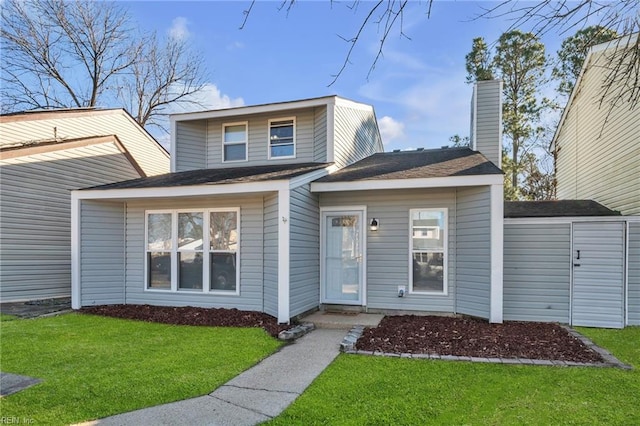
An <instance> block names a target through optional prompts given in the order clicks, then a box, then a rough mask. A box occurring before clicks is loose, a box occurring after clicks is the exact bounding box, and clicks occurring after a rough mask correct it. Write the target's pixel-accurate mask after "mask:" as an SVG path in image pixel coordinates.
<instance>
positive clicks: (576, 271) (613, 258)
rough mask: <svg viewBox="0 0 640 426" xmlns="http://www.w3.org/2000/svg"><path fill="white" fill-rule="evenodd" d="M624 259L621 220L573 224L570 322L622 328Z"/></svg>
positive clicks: (588, 325) (590, 325)
mask: <svg viewBox="0 0 640 426" xmlns="http://www.w3.org/2000/svg"><path fill="white" fill-rule="evenodd" d="M624 259H625V243H624V223H621V222H590V223H574V225H573V253H572V263H573V291H572V305H571V324H572V325H578V326H587V327H608V328H622V327H624Z"/></svg>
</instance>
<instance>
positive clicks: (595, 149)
mask: <svg viewBox="0 0 640 426" xmlns="http://www.w3.org/2000/svg"><path fill="white" fill-rule="evenodd" d="M609 57H610V55H609V52H604V53H603V52H600V53H597V54H594V55H592V57H591V60H590V62H589V67H588V68H587V70H586V72H585V73H584V74H583V76H582V79H581V83H580V86H579V87H578V88H577V90H576V92H575V94H574V98H573V101H572V103H571V104H570V105H568V107H567V108H568V110H567V112H566V116H565V120H564V122H563V125H562V127H561V129H560V132H559V134H558V138H557V140H556V151H557V163H556V164H557V166H556V177H557V184H558V187H557V194H558V198H559V199H593V200H596V201H598V202H599V203H601V204H603V205H605V206H607V207H609V208H611V209H614V210H619V211H621V212H622V214H625V215H632V214H640V160H639V159H640V144H639V143H638V135H640V109H639V108H631V107H630V104H629V103H628V102H629V101H628V100H626V99H619V101H620V102H618V103H617V104H616V106H615V107H614V108H613V109H610V105H609V103H604V104H603V105H602V106H600V102H599V101H600V96H601V91H600V89H601V87H602V84H603V81H604V79H605V78H606V75H607V74H606V73H607V70H609V69H610V67H603V66H602V64H603V62H604V61H609Z"/></svg>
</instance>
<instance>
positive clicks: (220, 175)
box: [82, 163, 330, 190]
mask: <svg viewBox="0 0 640 426" xmlns="http://www.w3.org/2000/svg"><path fill="white" fill-rule="evenodd" d="M329 165H330V164H327V163H304V164H278V165H268V166H253V167H235V168H230V169H201V170H189V171H185V172H175V173H167V174H164V175H159V176H150V177H146V178H140V179H132V180H127V181H123V182H115V183H110V184H106V185H100V186H94V187H90V188H83V189H82V190H109V189H134V188H135V189H140V188H169V187H180V186H194V185H224V184H233V183H252V182H265V181H273V180H286V179H291V178H294V177H297V176H300V175H303V174H306V173H310V172H313V171H316V170H320V169H324V168H326V167H328V166H329Z"/></svg>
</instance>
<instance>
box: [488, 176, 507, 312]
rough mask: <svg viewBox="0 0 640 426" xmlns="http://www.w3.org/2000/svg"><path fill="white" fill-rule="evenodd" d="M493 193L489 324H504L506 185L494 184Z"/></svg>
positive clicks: (491, 189) (491, 188) (491, 187)
mask: <svg viewBox="0 0 640 426" xmlns="http://www.w3.org/2000/svg"><path fill="white" fill-rule="evenodd" d="M490 192H491V210H490V212H491V213H490V214H491V290H490V304H489V305H490V307H489V309H490V312H489V322H492V323H502V315H503V297H504V293H503V273H504V260H503V255H504V195H503V194H504V185H503V184H493V185H491V186H490Z"/></svg>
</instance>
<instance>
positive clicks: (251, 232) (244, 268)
mask: <svg viewBox="0 0 640 426" xmlns="http://www.w3.org/2000/svg"><path fill="white" fill-rule="evenodd" d="M263 204H264V201H263V197H256V196H251V197H208V198H202V199H191V200H188V201H187V200H179V199H173V200H157V201H151V200H149V201H135V202H130V203H128V205H127V223H126V262H127V276H126V303H129V304H151V305H165V306H188V305H190V306H202V307H214V308H220V307H225V308H237V309H242V310H250V311H262V310H263V306H264V304H263V298H264V294H263V270H264V262H263V246H264V232H263V228H264V220H263ZM224 207H229V208H234V207H239V208H240V255H239V263H240V295H239V296H235V295H230V296H227V295H220V294H206V293H193V292H175V293H172V292H162V291H145V276H144V265H145V246H144V235H145V229H144V227H145V210H162V209H200V208H202V209H205V208H224Z"/></svg>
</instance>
